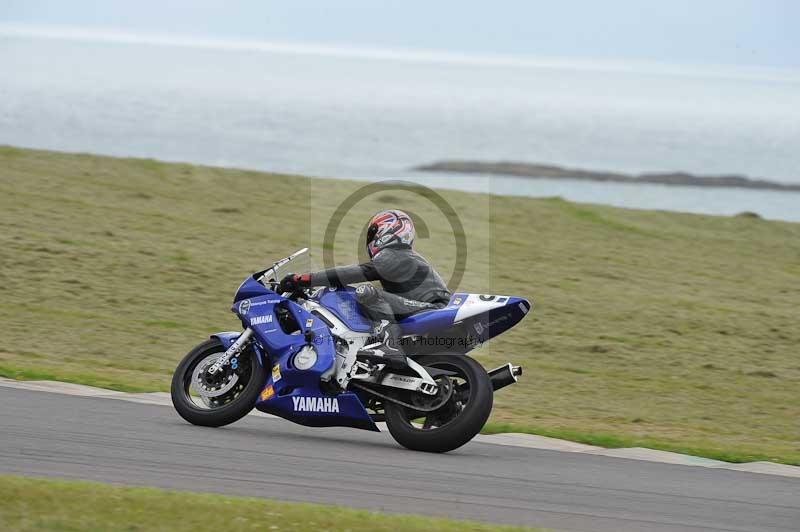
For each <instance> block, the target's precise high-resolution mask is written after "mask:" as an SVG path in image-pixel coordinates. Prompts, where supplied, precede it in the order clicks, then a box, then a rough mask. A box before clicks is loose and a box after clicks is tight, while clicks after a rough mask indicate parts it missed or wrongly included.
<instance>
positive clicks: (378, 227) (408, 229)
mask: <svg viewBox="0 0 800 532" xmlns="http://www.w3.org/2000/svg"><path fill="white" fill-rule="evenodd" d="M414 234H415V233H414V222H412V221H411V217H410V216H409V215H407V214H406V213H404V212H403V211H381V212H379V213H378V214H376V215H375V216H373V217H372V219H371V220H370V221H369V226H367V253H369V256H370V257H374V256H375V255H377V253H378V252H379V251H380V250H382V249H383V248H386V247H390V246H396V245H407V246H409V247H411V244H412V243H413V242H414Z"/></svg>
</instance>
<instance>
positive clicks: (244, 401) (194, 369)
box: [171, 338, 267, 427]
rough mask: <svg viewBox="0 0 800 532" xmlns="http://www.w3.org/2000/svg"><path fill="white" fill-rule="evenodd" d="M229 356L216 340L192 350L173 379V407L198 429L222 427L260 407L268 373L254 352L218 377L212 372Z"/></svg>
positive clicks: (248, 350)
mask: <svg viewBox="0 0 800 532" xmlns="http://www.w3.org/2000/svg"><path fill="white" fill-rule="evenodd" d="M224 354H225V348H224V347H223V346H222V343H221V342H220V341H219V340H217V339H216V338H213V339H211V340H208V341H205V342H203V343H202V344H200V345H198V346H197V347H195V348H194V349H192V350H191V351H190V352H189V354H187V355H186V356H185V357H184V358H183V360H181V362H180V364H178V367H177V369H176V370H175V374H174V375H173V377H172V389H171V392H172V404H173V405H174V406H175V410H177V411H178V414H180V415H181V417H182V418H183V419H185V420H186V421H188V422H189V423H192V424H194V425H202V426H205V427H221V426H223V425H228V424H230V423H233V422H234V421H238V420H239V419H241V418H243V417H244V416H246V415H247V414H248V412H250V411H251V410H252V409H253V407H254V406H255V404H256V399H257V398H258V392H259V390H260V389H261V388H262V387H263V386H264V383H266V381H267V369H266V368H265V367H264V366H262V365H261V364H260V363H259V361H258V360H256V353H255V352H254V351H253V349H252V348H249V349H247V350H246V351H245V352H243V353H242V354H241V355H239V356H238V357H237V359H236V362H235V363H229V364H226V365H225V366H223V367H222V369H221V370H220V371H218V372H216V373H215V374H214V375H211V374H209V372H208V368H210V367H211V366H212V365H213V364H214V362H216V361H217V360H218V359H219V358H220V357H221V356H223V355H224Z"/></svg>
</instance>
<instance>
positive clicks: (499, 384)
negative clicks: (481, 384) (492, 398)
mask: <svg viewBox="0 0 800 532" xmlns="http://www.w3.org/2000/svg"><path fill="white" fill-rule="evenodd" d="M520 375H522V366H512V365H511V363H510V362H509V363H508V364H506V365H505V366H500V367H499V368H494V369H493V370H491V371H490V372H489V379H490V380H491V381H492V389H493V390H494V391H497V390H499V389H501V388H505V387H506V386H508V385H509V384H514V383H515V382H517V377H519V376H520Z"/></svg>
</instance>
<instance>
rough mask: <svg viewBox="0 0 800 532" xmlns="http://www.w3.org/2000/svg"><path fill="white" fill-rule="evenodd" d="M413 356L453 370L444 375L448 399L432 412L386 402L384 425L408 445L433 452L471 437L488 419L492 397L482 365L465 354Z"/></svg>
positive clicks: (428, 364)
mask: <svg viewBox="0 0 800 532" xmlns="http://www.w3.org/2000/svg"><path fill="white" fill-rule="evenodd" d="M415 360H416V361H417V362H419V363H420V364H421V365H423V366H425V367H432V368H437V369H442V370H446V371H448V372H451V373H452V375H450V376H448V377H446V378H447V379H449V381H450V385H452V388H453V392H452V394H451V396H450V399H449V400H448V401H447V402H446V403H445V404H444V405H442V407H441V408H438V409H436V410H434V411H433V412H421V411H417V410H413V409H410V408H408V407H404V406H400V405H398V404H395V403H391V402H386V403H385V405H384V412H385V414H386V426H387V427H388V428H389V432H390V433H391V434H392V437H393V438H394V439H395V440H397V442H398V443H399V444H400V445H402V446H404V447H407V448H408V449H413V450H415V451H427V452H432V453H444V452H448V451H452V450H453V449H457V448H458V447H461V446H462V445H464V444H465V443H467V442H468V441H470V440H471V439H472V438H474V437H475V435H476V434H478V432H480V430H481V429H482V428H483V425H484V424H485V423H486V420H487V419H489V414H491V412H492V400H493V398H494V397H493V391H492V383H491V381H490V380H489V375H488V374H487V373H486V370H485V369H484V368H483V366H481V365H480V364H479V363H478V362H476V361H475V360H473V359H472V358H470V357H468V356H464V355H427V356H421V357H418V358H416V359H415ZM440 386H441V384H440ZM420 406H421V405H420Z"/></svg>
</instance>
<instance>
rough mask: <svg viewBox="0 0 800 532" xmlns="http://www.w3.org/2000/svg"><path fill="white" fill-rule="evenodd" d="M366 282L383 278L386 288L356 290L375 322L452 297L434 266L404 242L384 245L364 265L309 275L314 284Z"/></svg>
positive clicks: (431, 306) (397, 317) (441, 304)
mask: <svg viewBox="0 0 800 532" xmlns="http://www.w3.org/2000/svg"><path fill="white" fill-rule="evenodd" d="M365 281H380V283H381V286H382V287H383V290H380V289H377V288H375V287H373V286H372V285H362V286H359V287H358V288H357V289H356V297H357V299H358V302H359V304H360V305H361V307H362V310H363V311H364V313H365V314H366V315H367V316H368V317H369V318H370V319H372V320H373V322H374V323H375V324H379V323H380V322H382V321H383V320H386V321H388V322H390V323H396V321H398V320H401V319H403V318H405V317H408V316H410V315H412V314H415V313H417V312H420V311H423V310H430V309H436V308H442V307H444V306H445V305H447V303H448V301H449V300H450V292H449V291H448V290H447V286H446V285H445V284H444V281H443V280H442V278H441V277H440V276H439V274H438V273H437V272H436V270H434V269H433V266H431V265H430V264H429V263H428V261H427V260H425V258H424V257H423V256H422V255H420V254H419V253H417V252H416V251H414V250H413V249H411V248H410V247H408V246H405V245H394V246H390V247H386V248H383V249H382V250H380V251H379V252H378V253H376V254H375V256H374V257H373V258H372V260H370V261H369V262H365V263H363V264H353V265H351V266H341V267H338V268H330V269H327V270H323V271H319V272H314V273H312V274H310V276H309V284H310V285H311V286H344V285H348V284H353V283H362V282H365ZM392 333H393V335H396V334H398V333H397V332H396V331H392Z"/></svg>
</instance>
